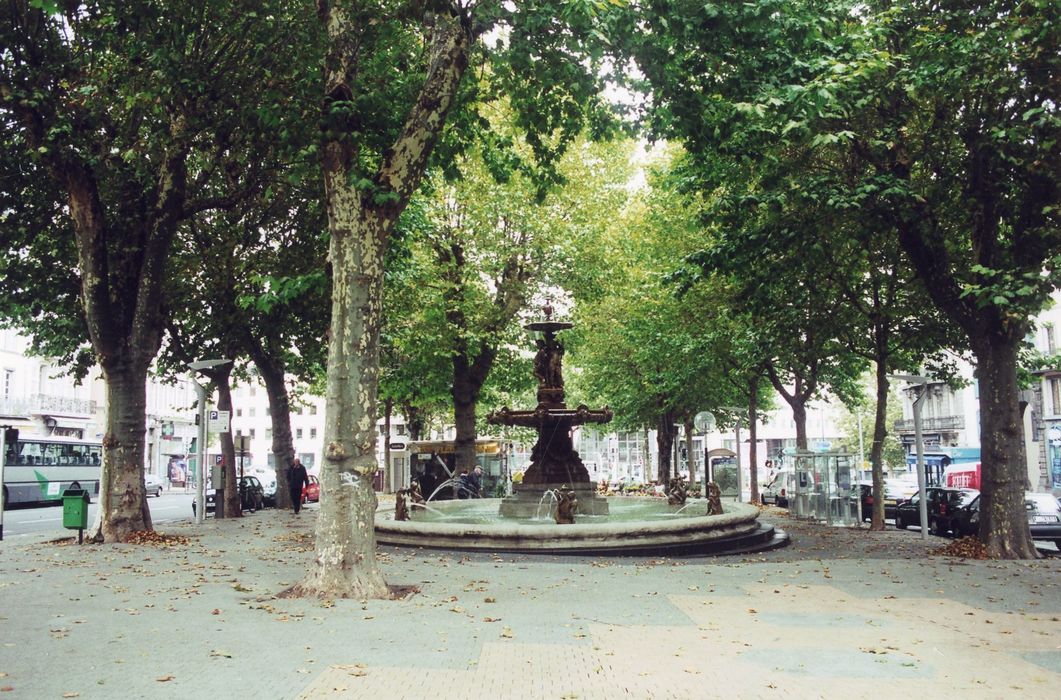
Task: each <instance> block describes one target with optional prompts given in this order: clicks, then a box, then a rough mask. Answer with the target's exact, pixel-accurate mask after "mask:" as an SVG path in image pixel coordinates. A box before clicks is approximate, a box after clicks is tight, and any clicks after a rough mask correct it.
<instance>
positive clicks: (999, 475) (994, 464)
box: [973, 336, 1038, 559]
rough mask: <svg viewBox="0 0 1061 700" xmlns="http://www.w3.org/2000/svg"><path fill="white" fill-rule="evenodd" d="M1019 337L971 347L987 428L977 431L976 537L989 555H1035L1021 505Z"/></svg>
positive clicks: (1023, 477)
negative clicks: (979, 466)
mask: <svg viewBox="0 0 1061 700" xmlns="http://www.w3.org/2000/svg"><path fill="white" fill-rule="evenodd" d="M1019 347H1020V340H1019V339H1017V340H1009V339H998V338H992V337H990V336H988V337H984V338H981V341H980V342H978V343H976V344H975V345H974V346H973V352H974V353H975V354H976V359H977V375H978V378H979V383H980V416H981V424H982V425H983V426H985V427H986V426H990V427H991V428H992V429H991V430H985V431H983V433H982V435H981V436H980V457H981V460H982V465H983V466H982V476H981V478H982V480H983V482H984V484H983V487H982V491H981V494H980V540H981V541H982V542H983V543H984V544H985V545H986V547H987V552H988V554H989V555H990V556H992V557H997V558H1001V559H1034V558H1036V557H1037V556H1038V554H1037V553H1036V551H1035V546H1034V544H1033V543H1032V539H1031V534H1030V532H1029V531H1028V520H1027V515H1026V511H1025V508H1024V482H1025V480H1026V479H1027V476H1026V471H1027V470H1026V467H1025V465H1024V464H1023V463H1021V461H1020V455H1021V454H1022V453H1023V451H1022V448H1021V444H1020V443H1021V442H1022V441H1023V439H1024V435H1023V433H1024V431H1023V423H1022V421H1021V412H1020V406H1019V388H1018V382H1017V353H1018V349H1019Z"/></svg>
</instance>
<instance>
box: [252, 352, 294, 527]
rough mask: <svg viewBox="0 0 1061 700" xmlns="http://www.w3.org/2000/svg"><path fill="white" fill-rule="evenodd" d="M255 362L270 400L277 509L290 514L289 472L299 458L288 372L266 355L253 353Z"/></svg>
mask: <svg viewBox="0 0 1061 700" xmlns="http://www.w3.org/2000/svg"><path fill="white" fill-rule="evenodd" d="M251 359H252V360H254V366H255V367H257V368H258V374H259V375H261V378H262V382H263V383H264V384H265V393H266V395H268V397H269V418H270V423H271V425H272V428H273V444H272V447H273V469H274V471H275V472H276V507H277V509H278V510H286V509H287V508H290V507H291V494H290V492H289V489H288V488H287V472H288V470H289V469H290V468H291V463H292V461H293V459H294V456H295V443H294V440H293V439H292V437H291V400H290V398H289V397H288V394H287V382H286V380H285V379H286V378H285V374H286V372H285V371H284V366H283V364H282V363H280V362H277V361H275V360H274V359H273V358H272V357H267V356H265V355H264V354H262V355H260V356H258V355H257V353H252V355H251Z"/></svg>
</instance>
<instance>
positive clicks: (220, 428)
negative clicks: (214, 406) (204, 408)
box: [206, 411, 231, 433]
mask: <svg viewBox="0 0 1061 700" xmlns="http://www.w3.org/2000/svg"><path fill="white" fill-rule="evenodd" d="M230 416H231V412H230V411H210V417H209V420H208V421H207V423H206V427H207V430H209V431H210V432H211V433H227V432H229V419H230Z"/></svg>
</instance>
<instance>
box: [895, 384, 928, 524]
mask: <svg viewBox="0 0 1061 700" xmlns="http://www.w3.org/2000/svg"><path fill="white" fill-rule="evenodd" d="M892 379H899V380H902V381H905V382H910V383H911V384H913V385H914V387H915V388H916V389H917V398H915V399H914V448H915V449H916V450H917V493H918V496H917V499H918V504H917V515H918V518H919V520H920V521H921V539H923V540H927V539H928V503H927V502H926V500H925V498H926V497H925V441H924V437H923V434H922V431H921V425H922V424H921V406H922V405H923V404H924V402H925V397H926V396H928V385H929V384H930V383H931V382H934V381H936V380H935V379H932V378H931V377H922V376H920V375H917V374H893V375H892Z"/></svg>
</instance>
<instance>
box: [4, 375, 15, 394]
mask: <svg viewBox="0 0 1061 700" xmlns="http://www.w3.org/2000/svg"><path fill="white" fill-rule="evenodd" d="M14 391H15V370H13V369H5V370H4V401H10V400H11V394H13V393H14Z"/></svg>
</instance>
